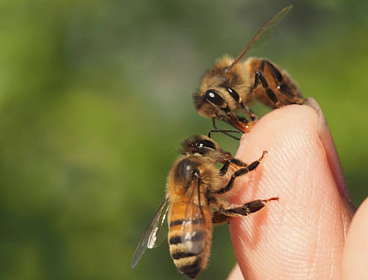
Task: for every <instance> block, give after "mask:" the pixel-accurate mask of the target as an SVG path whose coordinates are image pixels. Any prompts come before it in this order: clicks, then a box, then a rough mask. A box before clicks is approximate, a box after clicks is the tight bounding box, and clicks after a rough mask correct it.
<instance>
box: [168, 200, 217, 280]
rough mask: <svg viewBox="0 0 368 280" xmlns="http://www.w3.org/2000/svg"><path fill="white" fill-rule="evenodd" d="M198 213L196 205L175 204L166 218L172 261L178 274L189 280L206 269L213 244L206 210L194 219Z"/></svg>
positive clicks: (208, 214)
mask: <svg viewBox="0 0 368 280" xmlns="http://www.w3.org/2000/svg"><path fill="white" fill-rule="evenodd" d="M188 207H191V208H193V209H192V211H190V209H189V211H188V209H187V208H188ZM199 211H200V209H199V207H198V205H196V204H190V205H188V206H187V203H186V202H177V203H173V204H172V205H171V207H170V209H169V216H168V222H169V234H168V239H169V246H170V254H171V257H172V259H173V261H174V264H175V265H176V267H177V268H178V270H179V271H180V272H181V273H183V274H185V275H186V276H187V277H189V278H190V279H195V278H196V277H197V275H198V273H199V272H200V271H201V270H202V269H204V268H205V267H206V265H207V262H208V257H209V254H210V246H211V241H212V221H211V217H210V213H209V209H208V207H202V211H201V212H200V213H201V215H200V216H199V215H193V214H194V213H199ZM188 213H189V215H188ZM190 213H191V214H190ZM186 215H187V217H186Z"/></svg>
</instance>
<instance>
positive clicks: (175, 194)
mask: <svg viewBox="0 0 368 280" xmlns="http://www.w3.org/2000/svg"><path fill="white" fill-rule="evenodd" d="M181 153H182V155H181V156H180V157H179V158H178V159H177V160H176V161H175V162H174V164H173V165H172V167H171V169H170V172H169V175H168V179H167V189H166V196H165V198H164V200H163V201H162V202H161V204H160V206H159V207H158V209H157V211H156V213H155V215H154V216H153V218H152V220H151V221H150V223H149V225H148V227H147V229H146V231H145V232H144V233H143V235H142V238H141V240H140V242H139V244H138V246H137V249H136V251H135V253H134V256H133V261H132V268H133V267H134V266H135V265H136V264H137V263H138V261H139V259H140V258H141V256H142V254H143V253H144V252H145V250H146V249H147V248H153V247H155V246H156V245H157V239H158V238H159V232H162V231H161V227H162V225H164V223H165V218H166V217H167V219H168V226H169V231H168V242H169V247H170V255H171V257H172V259H173V261H174V264H175V266H176V267H177V269H178V270H179V272H180V273H183V274H184V275H186V276H187V277H188V278H190V279H195V278H196V277H197V275H198V273H199V272H200V271H201V270H203V269H204V268H205V267H206V265H207V262H208V258H209V254H210V249H211V242H212V227H213V226H212V224H213V223H223V222H226V221H228V219H229V217H239V216H247V215H248V214H250V213H253V212H256V211H258V210H260V209H262V208H263V207H264V206H265V203H266V202H268V201H270V200H277V199H278V198H277V197H273V198H270V199H266V200H255V201H251V202H248V203H246V204H244V205H239V206H232V207H226V206H225V204H224V203H223V201H222V200H220V199H221V194H224V193H227V192H228V191H230V190H231V188H232V186H233V184H234V180H235V178H236V177H238V176H241V175H244V174H246V173H248V172H249V171H252V170H254V169H255V168H256V167H257V166H258V165H259V163H260V161H261V160H262V158H263V156H264V154H265V153H266V152H264V153H263V154H262V156H261V157H260V158H259V159H258V160H256V161H254V162H253V163H251V164H250V165H246V164H245V163H243V162H241V161H240V160H237V159H235V158H233V157H232V156H231V154H230V153H228V152H225V151H223V150H222V149H220V147H219V146H218V145H217V144H216V142H215V141H213V140H212V139H211V138H209V137H206V136H203V135H199V136H194V137H189V138H187V139H186V140H185V141H184V142H183V145H182V149H181ZM216 163H223V164H224V165H223V167H222V168H221V170H219V169H217V168H216V166H215V164H216ZM230 165H233V166H234V167H237V170H236V171H235V172H234V173H233V174H232V175H231V178H230V179H228V178H227V177H228V176H225V174H227V171H228V170H229V166H230ZM226 178H227V179H228V180H226ZM225 180H226V182H225Z"/></svg>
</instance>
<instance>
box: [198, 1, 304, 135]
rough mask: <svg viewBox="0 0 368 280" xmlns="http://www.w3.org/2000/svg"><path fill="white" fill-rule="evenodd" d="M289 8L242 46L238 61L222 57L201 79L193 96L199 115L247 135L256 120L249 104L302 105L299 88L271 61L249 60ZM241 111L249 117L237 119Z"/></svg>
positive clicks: (272, 105)
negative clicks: (256, 43)
mask: <svg viewBox="0 0 368 280" xmlns="http://www.w3.org/2000/svg"><path fill="white" fill-rule="evenodd" d="M291 8H292V6H288V7H286V8H284V9H282V10H281V11H280V12H279V13H278V14H277V15H276V16H274V17H273V18H272V19H271V20H270V21H269V22H268V23H267V24H266V25H265V26H263V28H261V29H260V30H259V31H258V33H257V34H256V35H255V36H254V37H253V38H252V40H251V41H250V42H249V43H248V44H247V45H246V46H245V47H244V49H243V50H242V51H241V52H240V54H239V55H238V56H237V58H235V59H232V58H230V57H228V56H225V57H223V58H221V59H219V60H218V61H217V63H216V64H215V65H214V66H212V67H211V68H210V69H209V70H208V71H207V72H206V73H205V75H204V77H203V78H202V81H201V84H200V88H199V91H198V92H196V93H195V94H194V96H193V97H194V105H195V108H196V110H197V111H198V113H199V114H200V115H202V116H204V117H206V118H211V119H212V120H213V126H214V127H215V128H216V125H215V120H216V119H217V120H221V121H224V122H226V123H228V124H230V125H231V126H233V127H235V128H236V129H238V130H240V131H241V132H248V131H249V129H250V128H251V126H252V121H254V120H256V119H257V115H255V114H254V113H253V112H252V111H251V109H250V108H249V107H248V105H249V104H250V103H251V102H252V101H253V100H257V101H259V102H261V103H263V104H265V105H267V106H269V107H271V108H278V107H280V106H283V105H287V104H301V103H302V102H303V101H304V100H303V98H302V95H301V92H300V91H299V89H298V86H297V85H296V84H295V82H294V81H293V80H292V79H291V78H290V76H289V75H288V74H287V73H286V72H285V71H284V70H281V69H280V68H279V67H278V66H277V65H275V64H273V63H272V62H271V61H269V60H267V59H263V58H248V59H247V60H246V61H245V62H244V63H240V60H241V59H242V58H243V57H245V54H246V53H247V51H248V50H249V48H250V47H251V46H252V45H254V43H255V42H257V41H258V40H259V39H260V38H261V37H263V36H264V35H265V34H266V33H267V32H269V31H270V30H272V27H273V26H274V25H275V24H276V23H277V22H279V21H280V20H281V19H282V18H283V17H284V16H285V15H286V14H287V13H288V12H289V11H290V10H291ZM239 109H241V110H242V111H243V112H244V113H245V114H246V115H247V116H248V118H250V119H251V121H249V120H248V119H247V118H243V117H240V116H238V115H237V114H236V111H237V110H239Z"/></svg>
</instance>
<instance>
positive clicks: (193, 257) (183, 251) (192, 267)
mask: <svg viewBox="0 0 368 280" xmlns="http://www.w3.org/2000/svg"><path fill="white" fill-rule="evenodd" d="M176 233H178V232H176ZM197 242H198V243H202V242H205V234H204V231H199V232H197V234H196V236H195V240H192V241H188V242H187V244H186V245H187V246H190V247H191V246H196V243H197ZM169 244H170V254H171V257H172V259H173V261H174V264H175V266H176V267H177V269H178V270H179V272H181V273H183V274H184V275H186V276H187V277H189V278H190V279H195V278H196V276H197V275H198V273H199V272H200V271H201V270H202V268H203V249H202V250H200V251H199V252H191V251H190V250H188V249H187V246H186V245H185V244H184V243H183V241H182V238H181V237H180V235H176V234H175V233H174V234H172V235H171V236H170V238H169ZM202 246H203V245H202ZM202 246H200V247H202Z"/></svg>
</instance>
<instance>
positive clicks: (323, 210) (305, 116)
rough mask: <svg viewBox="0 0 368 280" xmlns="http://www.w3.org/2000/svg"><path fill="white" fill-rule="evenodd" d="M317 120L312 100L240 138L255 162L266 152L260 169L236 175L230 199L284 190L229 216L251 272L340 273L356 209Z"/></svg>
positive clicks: (242, 261) (245, 156) (244, 156)
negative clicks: (252, 210) (246, 212)
mask: <svg viewBox="0 0 368 280" xmlns="http://www.w3.org/2000/svg"><path fill="white" fill-rule="evenodd" d="M320 121H321V120H320V119H319V115H318V114H317V113H316V111H315V110H313V109H312V108H310V107H308V106H299V105H291V106H286V107H284V108H281V109H278V110H274V111H273V112H271V113H270V114H267V115H266V116H264V117H263V118H262V119H261V120H260V121H258V123H257V124H256V125H255V126H254V128H253V129H252V131H251V132H250V133H248V134H247V135H245V136H244V137H243V139H242V140H241V144H240V147H239V150H238V153H237V155H236V157H237V158H239V159H241V160H243V161H245V162H247V163H251V162H252V161H254V160H256V159H258V158H259V157H260V155H261V154H262V152H263V151H268V154H267V155H266V157H265V158H264V159H263V160H262V161H261V163H260V165H259V166H258V168H257V170H256V171H254V172H250V173H249V174H248V176H242V177H239V178H237V180H236V184H235V186H234V190H233V192H232V196H231V197H230V201H231V202H232V203H234V204H244V203H246V202H249V201H252V200H255V199H268V198H270V197H276V196H278V197H279V202H278V203H277V202H274V201H271V202H269V203H268V204H267V206H266V207H265V208H264V209H262V210H261V211H260V212H257V213H256V214H252V215H250V216H249V217H246V218H232V219H231V220H230V235H231V239H232V243H233V247H234V251H235V255H236V258H237V260H238V263H239V267H240V270H241V271H242V274H243V276H244V278H246V279H273V280H274V279H311V278H313V279H338V278H339V276H340V273H341V258H342V249H343V245H344V241H345V236H346V232H347V228H348V225H349V224H350V221H351V216H352V213H353V211H352V208H351V207H350V204H349V203H348V202H347V200H348V197H347V196H346V195H344V193H343V192H341V191H340V189H339V188H340V187H342V188H344V186H339V184H340V185H341V182H339V181H338V180H337V178H340V179H341V178H343V174H340V173H339V172H342V171H341V170H342V169H341V168H340V169H339V168H336V166H337V167H338V166H339V163H338V162H336V159H334V164H335V165H336V166H334V165H331V157H329V156H328V154H331V152H332V151H330V150H331V149H332V148H334V145H333V142H332V144H331V143H324V141H329V140H328V139H327V138H325V139H323V138H321V137H320V135H321V131H320V129H321V128H320V127H319V126H320ZM324 129H328V127H327V125H326V127H325V128H324ZM322 130H323V128H322ZM326 139H327V140H326ZM330 141H332V138H331V139H330ZM339 170H340V171H339ZM345 187H346V186H345ZM346 193H347V191H346Z"/></svg>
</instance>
